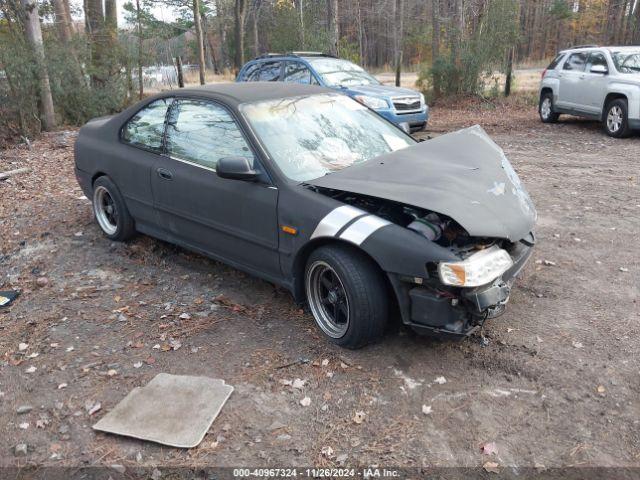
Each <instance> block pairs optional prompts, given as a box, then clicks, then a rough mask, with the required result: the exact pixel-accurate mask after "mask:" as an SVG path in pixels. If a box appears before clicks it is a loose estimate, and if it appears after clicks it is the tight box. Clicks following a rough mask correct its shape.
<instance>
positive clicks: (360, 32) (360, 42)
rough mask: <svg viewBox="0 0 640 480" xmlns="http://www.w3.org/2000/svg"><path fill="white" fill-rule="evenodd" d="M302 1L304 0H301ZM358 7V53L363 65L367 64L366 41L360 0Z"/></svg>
mask: <svg viewBox="0 0 640 480" xmlns="http://www.w3.org/2000/svg"><path fill="white" fill-rule="evenodd" d="M300 1H302V0H300ZM357 9H358V16H357V19H358V54H359V55H360V64H361V65H362V66H365V65H366V62H365V58H364V41H363V30H364V29H363V26H362V8H361V7H360V0H358V2H357Z"/></svg>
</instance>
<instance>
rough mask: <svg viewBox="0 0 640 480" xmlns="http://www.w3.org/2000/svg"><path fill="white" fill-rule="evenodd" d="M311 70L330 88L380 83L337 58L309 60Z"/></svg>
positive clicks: (359, 68)
mask: <svg viewBox="0 0 640 480" xmlns="http://www.w3.org/2000/svg"><path fill="white" fill-rule="evenodd" d="M309 63H310V64H311V65H313V68H314V69H315V70H316V72H318V75H320V76H321V77H322V79H323V80H324V82H325V83H326V84H327V85H328V86H330V87H349V86H354V85H380V82H379V81H378V80H376V79H375V78H373V77H372V76H371V75H369V74H368V73H367V72H365V71H364V70H363V69H362V68H361V67H359V66H358V65H356V64H355V63H351V62H348V61H347V60H340V59H338V58H314V59H312V60H309Z"/></svg>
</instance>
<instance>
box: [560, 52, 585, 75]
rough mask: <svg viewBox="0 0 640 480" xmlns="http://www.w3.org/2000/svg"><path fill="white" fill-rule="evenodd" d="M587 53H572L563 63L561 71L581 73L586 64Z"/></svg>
mask: <svg viewBox="0 0 640 480" xmlns="http://www.w3.org/2000/svg"><path fill="white" fill-rule="evenodd" d="M588 55H589V54H588V53H587V52H579V53H572V54H571V55H569V58H568V59H567V61H566V62H564V66H563V67H562V69H563V70H571V71H574V72H583V71H584V67H585V64H586V63H587V56H588Z"/></svg>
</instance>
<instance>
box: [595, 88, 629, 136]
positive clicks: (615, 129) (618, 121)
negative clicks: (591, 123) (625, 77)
mask: <svg viewBox="0 0 640 480" xmlns="http://www.w3.org/2000/svg"><path fill="white" fill-rule="evenodd" d="M602 126H603V127H604V131H605V132H606V134H607V135H609V136H610V137H614V138H622V137H627V136H628V135H629V134H630V133H631V129H630V128H629V105H628V103H627V101H626V100H625V99H624V98H618V99H616V100H613V101H611V102H609V103H608V104H607V109H606V111H605V114H604V118H603V121H602Z"/></svg>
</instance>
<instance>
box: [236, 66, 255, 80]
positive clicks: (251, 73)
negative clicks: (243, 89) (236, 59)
mask: <svg viewBox="0 0 640 480" xmlns="http://www.w3.org/2000/svg"><path fill="white" fill-rule="evenodd" d="M259 71H260V64H259V63H254V64H252V65H249V66H248V67H247V68H246V69H245V70H244V72H242V76H241V77H240V78H239V80H240V81H241V82H255V81H256V80H258V72H259Z"/></svg>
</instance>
